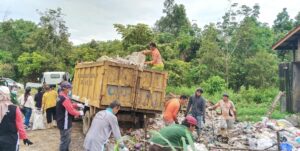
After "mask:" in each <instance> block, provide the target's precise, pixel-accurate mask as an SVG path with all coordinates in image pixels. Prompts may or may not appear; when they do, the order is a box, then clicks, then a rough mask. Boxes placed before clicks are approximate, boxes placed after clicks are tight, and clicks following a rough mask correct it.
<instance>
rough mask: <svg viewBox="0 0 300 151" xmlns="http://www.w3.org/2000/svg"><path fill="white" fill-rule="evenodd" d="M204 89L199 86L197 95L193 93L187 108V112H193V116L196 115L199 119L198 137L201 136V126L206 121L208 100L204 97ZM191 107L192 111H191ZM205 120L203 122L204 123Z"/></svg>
mask: <svg viewBox="0 0 300 151" xmlns="http://www.w3.org/2000/svg"><path fill="white" fill-rule="evenodd" d="M202 93H203V90H202V89H201V88H198V89H197V90H196V92H195V95H192V96H191V97H190V100H189V103H188V106H187V109H186V114H185V115H187V114H191V115H192V116H193V117H195V118H196V119H197V121H198V123H197V127H198V129H197V134H198V138H199V137H200V133H201V128H202V125H203V123H205V105H206V101H205V99H204V98H203V97H202ZM190 108H192V109H191V111H190ZM202 122H203V123H202Z"/></svg>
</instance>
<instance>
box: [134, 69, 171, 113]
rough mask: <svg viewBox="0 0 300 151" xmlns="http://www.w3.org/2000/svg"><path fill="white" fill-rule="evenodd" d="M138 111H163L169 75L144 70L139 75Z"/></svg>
mask: <svg viewBox="0 0 300 151" xmlns="http://www.w3.org/2000/svg"><path fill="white" fill-rule="evenodd" d="M139 78H140V80H139V86H138V87H137V89H138V90H137V98H136V102H135V104H136V109H143V110H150V111H151V110H152V111H161V110H162V107H163V103H164V98H165V89H166V82H167V73H165V72H156V71H151V70H144V71H143V72H140V73H139Z"/></svg>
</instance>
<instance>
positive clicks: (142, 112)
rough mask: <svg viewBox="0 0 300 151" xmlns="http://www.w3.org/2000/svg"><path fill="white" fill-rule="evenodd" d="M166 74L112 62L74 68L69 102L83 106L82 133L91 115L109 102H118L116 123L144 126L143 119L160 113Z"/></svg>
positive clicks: (86, 127)
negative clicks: (79, 103) (70, 100)
mask: <svg viewBox="0 0 300 151" xmlns="http://www.w3.org/2000/svg"><path fill="white" fill-rule="evenodd" d="M167 76H168V75H167V72H159V71H153V70H140V69H139V67H138V66H136V65H126V64H120V63H116V62H112V61H101V62H89V63H79V64H77V65H76V66H75V73H74V79H73V83H72V84H73V89H72V99H73V100H74V101H78V102H81V103H84V104H85V105H86V106H87V108H86V109H85V110H84V111H85V112H84V113H85V114H84V116H83V133H86V132H87V130H88V128H89V126H90V124H91V121H92V118H93V116H94V115H95V114H96V113H97V112H98V111H99V110H103V109H105V108H106V107H107V106H108V105H109V104H110V103H111V102H112V101H114V100H118V101H119V102H120V103H121V110H120V111H119V113H118V114H117V117H118V120H119V122H127V123H132V125H134V126H135V127H143V124H144V119H145V116H146V118H149V117H154V116H155V114H156V113H161V112H162V109H163V105H164V101H165V90H166V86H167Z"/></svg>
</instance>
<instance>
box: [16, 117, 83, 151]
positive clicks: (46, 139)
mask: <svg viewBox="0 0 300 151" xmlns="http://www.w3.org/2000/svg"><path fill="white" fill-rule="evenodd" d="M27 134H28V137H29V139H30V140H31V141H32V142H33V143H34V144H33V145H31V146H24V145H23V142H20V151H57V150H58V148H59V138H60V136H59V130H58V129H57V128H52V129H46V130H35V131H28V132H27ZM83 141H84V136H83V134H82V123H81V122H74V123H73V129H72V142H71V146H70V147H71V148H70V149H71V151H83V147H82V146H83Z"/></svg>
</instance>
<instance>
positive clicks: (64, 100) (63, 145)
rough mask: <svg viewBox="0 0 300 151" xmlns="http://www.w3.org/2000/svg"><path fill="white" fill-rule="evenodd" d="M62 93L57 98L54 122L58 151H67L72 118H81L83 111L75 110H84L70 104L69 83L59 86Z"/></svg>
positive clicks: (78, 105)
mask: <svg viewBox="0 0 300 151" xmlns="http://www.w3.org/2000/svg"><path fill="white" fill-rule="evenodd" d="M61 89H62V91H61V92H60V94H59V96H58V101H57V103H56V122H57V128H58V129H59V131H60V146H59V151H69V145H70V143H71V128H72V119H73V117H74V116H75V117H78V116H83V111H77V110H76V108H84V105H82V104H79V103H78V104H76V103H74V104H72V102H71V99H70V98H69V96H68V94H69V92H70V90H71V89H72V85H71V84H70V83H69V82H63V83H62V84H61Z"/></svg>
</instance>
